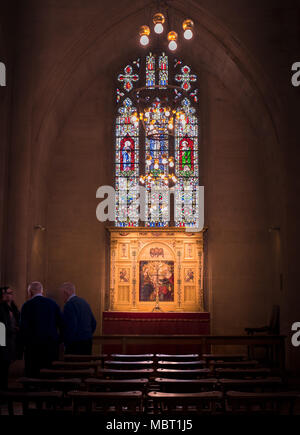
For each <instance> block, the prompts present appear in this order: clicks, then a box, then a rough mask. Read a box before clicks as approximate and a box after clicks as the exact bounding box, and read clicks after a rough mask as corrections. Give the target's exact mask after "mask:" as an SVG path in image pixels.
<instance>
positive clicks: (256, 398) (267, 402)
mask: <svg viewBox="0 0 300 435" xmlns="http://www.w3.org/2000/svg"><path fill="white" fill-rule="evenodd" d="M298 399H299V392H298V393H297V392H293V391H291V392H277V393H249V392H247V393H246V392H241V391H228V392H227V393H226V410H227V411H228V412H232V413H233V414H253V413H255V414H288V415H293V413H294V407H295V402H296V400H298Z"/></svg>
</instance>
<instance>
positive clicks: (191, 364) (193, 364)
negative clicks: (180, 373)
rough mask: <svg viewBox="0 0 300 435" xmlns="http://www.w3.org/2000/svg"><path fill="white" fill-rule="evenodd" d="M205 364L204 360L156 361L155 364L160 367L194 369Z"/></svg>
mask: <svg viewBox="0 0 300 435" xmlns="http://www.w3.org/2000/svg"><path fill="white" fill-rule="evenodd" d="M205 365H206V363H205V361H204V360H199V361H158V362H157V366H158V367H159V368H161V369H179V370H183V369H186V370H187V369H188V370H192V369H196V368H200V367H202V368H203V367H204V366H205Z"/></svg>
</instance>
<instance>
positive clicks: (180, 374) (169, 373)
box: [156, 368, 212, 379]
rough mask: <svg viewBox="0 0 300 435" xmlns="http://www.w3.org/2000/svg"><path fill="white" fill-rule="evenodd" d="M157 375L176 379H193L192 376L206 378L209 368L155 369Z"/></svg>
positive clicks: (209, 373) (208, 374) (209, 374)
mask: <svg viewBox="0 0 300 435" xmlns="http://www.w3.org/2000/svg"><path fill="white" fill-rule="evenodd" d="M156 373H157V375H158V377H163V378H177V379H194V378H207V377H209V376H211V374H212V372H211V370H210V369H207V368H206V369H192V370H179V369H178V370H176V369H160V368H159V369H157V370H156Z"/></svg>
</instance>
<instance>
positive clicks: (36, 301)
mask: <svg viewBox="0 0 300 435" xmlns="http://www.w3.org/2000/svg"><path fill="white" fill-rule="evenodd" d="M36 305H48V306H49V307H53V308H56V307H58V305H57V303H56V302H55V301H54V300H53V299H50V298H47V297H46V296H36V297H34V298H31V299H29V300H28V301H26V302H25V303H24V305H23V308H24V307H25V308H26V307H28V308H30V307H33V306H36Z"/></svg>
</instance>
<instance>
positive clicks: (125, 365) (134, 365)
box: [104, 360, 153, 370]
mask: <svg viewBox="0 0 300 435" xmlns="http://www.w3.org/2000/svg"><path fill="white" fill-rule="evenodd" d="M152 366H153V361H152V360H149V361H114V360H108V361H105V362H104V367H105V368H110V369H115V370H137V369H149V368H152Z"/></svg>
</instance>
